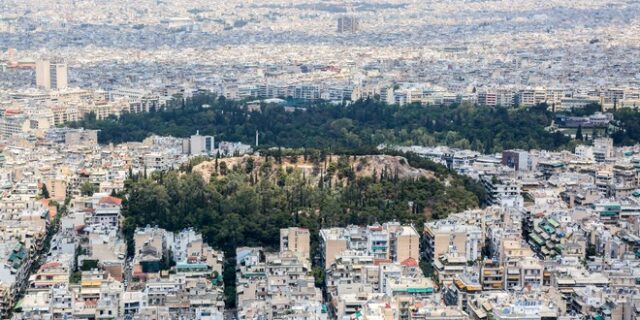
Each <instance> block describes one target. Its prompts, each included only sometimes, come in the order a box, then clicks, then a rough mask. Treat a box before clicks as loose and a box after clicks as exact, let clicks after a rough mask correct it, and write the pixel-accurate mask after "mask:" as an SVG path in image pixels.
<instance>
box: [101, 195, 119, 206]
mask: <svg viewBox="0 0 640 320" xmlns="http://www.w3.org/2000/svg"><path fill="white" fill-rule="evenodd" d="M99 203H108V204H115V205H118V206H120V205H122V199H120V198H116V197H112V196H106V197H103V198H102V199H100V201H99Z"/></svg>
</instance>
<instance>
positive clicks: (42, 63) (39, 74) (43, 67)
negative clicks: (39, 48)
mask: <svg viewBox="0 0 640 320" xmlns="http://www.w3.org/2000/svg"><path fill="white" fill-rule="evenodd" d="M36 85H37V86H38V88H42V89H47V90H60V89H66V88H67V87H68V79H67V64H66V63H60V62H51V61H49V60H38V61H37V62H36Z"/></svg>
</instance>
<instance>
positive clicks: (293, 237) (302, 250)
mask: <svg viewBox="0 0 640 320" xmlns="http://www.w3.org/2000/svg"><path fill="white" fill-rule="evenodd" d="M310 241H311V239H310V233H309V229H304V228H296V227H292V228H287V229H280V252H284V251H291V252H294V253H295V254H296V255H297V256H298V257H300V258H302V259H306V260H309V259H310V257H311V244H310V243H311V242H310Z"/></svg>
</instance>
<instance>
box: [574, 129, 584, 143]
mask: <svg viewBox="0 0 640 320" xmlns="http://www.w3.org/2000/svg"><path fill="white" fill-rule="evenodd" d="M576 140H580V141H582V140H584V137H583V136H582V125H579V126H578V131H576Z"/></svg>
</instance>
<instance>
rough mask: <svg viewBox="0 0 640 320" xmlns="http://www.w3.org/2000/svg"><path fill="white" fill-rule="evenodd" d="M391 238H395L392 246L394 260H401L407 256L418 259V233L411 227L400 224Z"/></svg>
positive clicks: (404, 259) (407, 257)
mask: <svg viewBox="0 0 640 320" xmlns="http://www.w3.org/2000/svg"><path fill="white" fill-rule="evenodd" d="M393 239H395V246H392V248H394V247H395V253H396V257H395V260H396V261H398V262H403V261H406V260H407V259H409V258H413V259H415V260H416V261H419V260H420V235H419V234H418V232H416V230H415V229H414V228H413V227H410V226H400V227H399V228H398V230H397V231H396V232H395V237H392V240H393ZM392 250H393V249H392Z"/></svg>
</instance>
